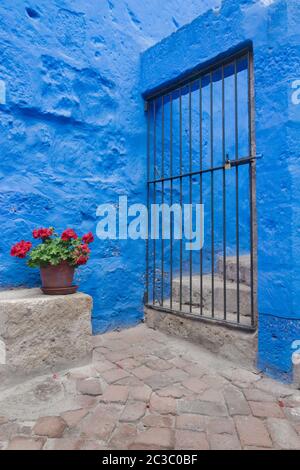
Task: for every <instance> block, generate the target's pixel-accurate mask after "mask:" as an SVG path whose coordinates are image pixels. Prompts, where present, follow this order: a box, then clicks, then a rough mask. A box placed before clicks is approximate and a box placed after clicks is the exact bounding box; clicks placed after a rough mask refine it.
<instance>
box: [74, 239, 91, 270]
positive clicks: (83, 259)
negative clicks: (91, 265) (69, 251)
mask: <svg viewBox="0 0 300 470" xmlns="http://www.w3.org/2000/svg"><path fill="white" fill-rule="evenodd" d="M90 252H91V250H90V249H89V247H88V245H87V244H86V243H84V244H83V245H79V246H78V247H77V248H76V250H75V252H74V256H75V263H76V264H77V265H80V264H86V263H87V261H88V259H89V253H90Z"/></svg>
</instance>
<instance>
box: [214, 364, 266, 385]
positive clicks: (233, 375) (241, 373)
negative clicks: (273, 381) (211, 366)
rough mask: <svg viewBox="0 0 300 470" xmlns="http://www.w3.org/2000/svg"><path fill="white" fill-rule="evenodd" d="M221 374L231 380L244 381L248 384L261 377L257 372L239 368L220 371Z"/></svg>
mask: <svg viewBox="0 0 300 470" xmlns="http://www.w3.org/2000/svg"><path fill="white" fill-rule="evenodd" d="M222 375H223V376H224V377H225V378H226V379H228V380H230V381H232V382H238V383H245V384H249V385H250V384H251V383H253V382H257V381H258V380H260V379H261V377H262V376H261V374H259V373H255V372H251V371H249V370H245V369H241V368H237V369H232V370H231V371H226V372H224V373H222Z"/></svg>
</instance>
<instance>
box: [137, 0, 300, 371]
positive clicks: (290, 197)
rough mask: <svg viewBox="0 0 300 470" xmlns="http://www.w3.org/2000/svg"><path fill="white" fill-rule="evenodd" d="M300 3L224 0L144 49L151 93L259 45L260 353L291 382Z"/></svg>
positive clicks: (297, 294) (299, 259) (297, 291)
mask: <svg viewBox="0 0 300 470" xmlns="http://www.w3.org/2000/svg"><path fill="white" fill-rule="evenodd" d="M296 18H299V2H298V1H296V0H290V1H283V0H274V1H272V0H243V1H241V0H239V1H238V0H224V1H223V3H222V6H221V8H219V9H215V10H213V11H209V12H207V13H206V14H204V15H203V16H201V17H199V18H197V19H196V20H195V21H193V22H192V23H191V24H190V25H188V26H186V27H184V28H182V29H181V30H180V31H178V32H177V33H176V34H173V35H171V36H170V37H169V38H167V39H165V40H163V41H162V42H160V43H159V44H157V45H155V46H154V47H152V48H150V49H149V50H147V51H146V52H145V53H144V54H143V57H142V83H143V85H144V92H145V93H148V92H150V91H151V90H154V89H156V88H157V87H159V86H160V85H161V84H163V83H169V82H172V81H173V80H175V79H176V78H178V77H180V76H181V75H183V74H185V73H187V72H189V71H191V70H193V69H194V68H195V67H197V66H199V65H201V64H203V63H206V62H209V61H210V60H211V59H213V58H215V57H217V56H219V55H220V54H222V53H223V54H226V53H228V51H230V50H233V49H235V48H236V47H237V46H241V45H242V44H245V43H246V42H249V41H251V42H252V44H253V50H254V73H255V102H256V145H257V153H258V154H261V153H262V154H263V155H264V156H263V159H262V160H258V161H257V219H258V310H259V355H258V362H259V365H260V367H261V368H262V369H264V370H266V371H267V372H268V373H270V374H271V375H274V376H278V377H280V378H282V379H284V380H291V375H292V362H291V353H292V349H291V345H292V342H293V341H294V340H297V339H299V338H300V282H299V280H300V270H299V268H300V246H299V187H300V180H299V176H300V172H299V168H298V167H299V164H298V158H299V114H300V112H299V105H295V104H293V102H292V99H291V95H292V91H293V90H292V83H293V81H294V80H297V79H298V77H299V73H300V67H299V61H300V53H299V52H300V51H299V45H300V33H299V28H298V25H297V20H296Z"/></svg>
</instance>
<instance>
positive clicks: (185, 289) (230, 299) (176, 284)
mask: <svg viewBox="0 0 300 470" xmlns="http://www.w3.org/2000/svg"><path fill="white" fill-rule="evenodd" d="M202 283H203V284H202V285H203V290H202V300H201V299H200V276H193V277H192V305H194V306H200V305H201V303H202V308H203V309H205V310H207V311H211V309H212V277H211V274H205V275H203V276H202ZM250 292H251V291H250V287H249V286H247V285H246V284H243V283H240V285H239V293H240V294H239V295H240V301H239V306H240V315H243V316H250V314H251V295H250ZM172 295H173V301H174V302H179V301H180V279H179V278H176V279H173V289H172ZM182 303H183V304H185V305H189V304H190V277H189V276H183V277H182ZM214 308H215V310H218V311H220V312H223V311H224V284H223V277H221V276H219V275H215V276H214ZM226 312H228V313H229V314H236V313H237V284H236V283H235V282H234V281H231V280H227V282H226Z"/></svg>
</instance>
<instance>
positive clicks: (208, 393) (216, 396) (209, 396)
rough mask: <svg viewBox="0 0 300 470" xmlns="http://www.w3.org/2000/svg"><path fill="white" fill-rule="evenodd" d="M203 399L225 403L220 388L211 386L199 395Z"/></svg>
mask: <svg viewBox="0 0 300 470" xmlns="http://www.w3.org/2000/svg"><path fill="white" fill-rule="evenodd" d="M198 398H199V400H201V401H211V402H214V403H224V396H223V394H222V392H221V391H220V390H214V389H212V388H209V389H208V390H205V392H203V393H201V394H200V395H199V396H198Z"/></svg>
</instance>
